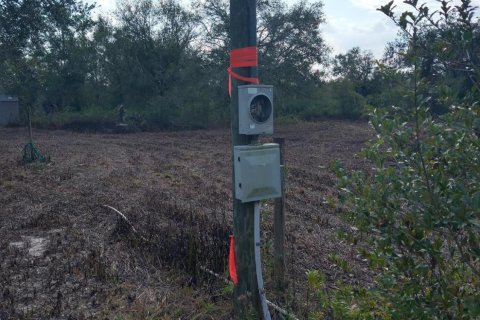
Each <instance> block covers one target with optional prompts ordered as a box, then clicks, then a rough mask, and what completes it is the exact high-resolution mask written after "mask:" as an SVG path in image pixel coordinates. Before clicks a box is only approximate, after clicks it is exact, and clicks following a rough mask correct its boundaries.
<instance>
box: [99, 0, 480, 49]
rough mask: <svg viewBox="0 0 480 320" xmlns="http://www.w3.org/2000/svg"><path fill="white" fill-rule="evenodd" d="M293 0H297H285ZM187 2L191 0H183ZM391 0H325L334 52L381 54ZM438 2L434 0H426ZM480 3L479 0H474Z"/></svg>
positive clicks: (392, 33)
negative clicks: (384, 9) (353, 50)
mask: <svg viewBox="0 0 480 320" xmlns="http://www.w3.org/2000/svg"><path fill="white" fill-rule="evenodd" d="M285 1H286V2H287V3H289V4H293V3H295V2H296V1H295V0H285ZM96 2H97V5H100V11H101V12H102V11H103V12H107V11H111V10H112V9H115V4H116V0H97V1H96ZM182 2H183V3H188V2H189V1H188V0H183V1H182ZM387 2H388V0H323V3H324V13H325V17H326V23H325V24H324V25H322V26H321V28H320V29H321V30H322V33H323V36H324V38H325V40H326V41H327V44H328V45H329V46H330V47H331V48H332V53H333V54H339V53H345V52H346V51H348V50H349V49H351V48H353V47H356V46H358V47H360V48H362V50H367V51H371V52H372V53H373V54H374V56H375V57H377V58H381V56H382V54H383V51H384V49H385V46H386V44H387V43H388V42H390V41H393V40H395V38H396V35H397V32H398V28H397V27H396V26H395V25H394V23H393V22H392V21H391V20H390V19H389V18H388V17H386V16H385V15H384V14H383V13H381V12H379V11H376V8H379V7H380V6H381V5H384V4H386V3H387ZM426 2H428V3H436V1H435V0H427V1H426ZM396 3H398V8H397V9H398V10H401V9H405V6H404V5H402V4H401V3H402V1H400V0H397V1H396ZM472 3H473V5H475V6H478V7H480V0H473V1H472Z"/></svg>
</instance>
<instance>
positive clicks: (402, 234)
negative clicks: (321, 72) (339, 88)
mask: <svg viewBox="0 0 480 320" xmlns="http://www.w3.org/2000/svg"><path fill="white" fill-rule="evenodd" d="M407 116H408V115H406V114H405V112H402V111H401V110H396V111H395V112H388V111H386V110H383V111H379V110H374V112H373V113H372V115H371V124H372V126H373V127H374V128H375V130H376V132H377V134H378V136H377V139H376V140H375V141H373V142H372V143H370V144H369V145H368V147H367V148H366V149H365V150H364V151H363V155H364V156H365V157H366V158H367V159H368V160H370V161H371V162H372V164H373V165H374V168H373V172H372V176H370V177H367V176H366V174H365V173H363V172H353V173H350V174H347V173H346V172H345V171H344V170H343V169H341V167H340V166H338V165H337V166H336V167H335V168H336V172H337V174H338V177H339V179H340V187H341V188H342V190H344V191H345V197H344V199H343V200H344V201H345V204H346V205H347V206H348V207H349V208H350V214H349V215H348V218H349V219H350V221H351V222H352V223H353V224H355V225H356V226H357V227H358V228H359V231H360V232H361V233H363V234H366V235H368V241H369V244H370V245H371V248H372V250H371V251H369V252H366V251H365V252H364V254H365V256H366V257H367V258H368V261H369V263H370V265H371V266H372V267H373V268H376V269H377V270H378V271H379V274H380V275H379V277H378V286H379V288H380V289H381V292H382V295H384V296H385V297H387V298H388V301H390V304H388V306H389V308H390V310H391V315H392V317H393V318H396V319H406V318H409V319H413V318H416V319H431V318H455V319H462V318H471V319H473V318H475V317H478V316H480V305H479V304H478V301H480V166H479V165H478V161H479V159H480V140H479V139H478V136H477V134H478V130H479V129H480V106H479V105H478V104H476V105H473V106H471V107H468V108H463V107H453V108H452V111H451V112H450V113H449V114H447V115H445V116H442V117H441V118H439V119H437V120H434V119H433V118H432V117H431V116H430V115H429V113H428V112H427V110H426V109H425V108H423V107H419V108H418V113H417V116H418V118H417V119H418V120H414V121H413V122H409V121H406V117H407Z"/></svg>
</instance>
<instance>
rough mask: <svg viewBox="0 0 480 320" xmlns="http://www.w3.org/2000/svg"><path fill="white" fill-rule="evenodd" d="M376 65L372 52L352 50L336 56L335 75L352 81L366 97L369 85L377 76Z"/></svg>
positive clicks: (334, 62)
mask: <svg viewBox="0 0 480 320" xmlns="http://www.w3.org/2000/svg"><path fill="white" fill-rule="evenodd" d="M375 68H376V63H375V59H374V57H373V54H372V53H371V52H362V50H361V49H360V48H359V47H355V48H352V49H350V50H349V51H348V52H347V53H346V54H339V55H336V56H335V59H334V61H333V72H332V73H333V75H334V76H337V77H342V78H344V79H347V80H350V81H351V82H353V83H354V84H355V86H356V87H357V91H358V92H359V93H360V94H361V95H363V96H366V95H367V94H369V91H370V90H369V84H370V83H371V80H372V79H373V77H374V75H375V71H376V70H375Z"/></svg>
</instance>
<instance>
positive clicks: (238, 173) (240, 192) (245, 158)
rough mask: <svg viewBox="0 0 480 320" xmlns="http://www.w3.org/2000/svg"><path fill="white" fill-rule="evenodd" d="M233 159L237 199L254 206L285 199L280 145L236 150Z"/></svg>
mask: <svg viewBox="0 0 480 320" xmlns="http://www.w3.org/2000/svg"><path fill="white" fill-rule="evenodd" d="M233 156H234V171H235V198H237V199H238V200H240V201H242V202H252V201H258V200H262V199H270V198H279V197H281V196H282V189H281V182H280V148H279V146H278V144H276V143H268V144H264V145H259V146H235V147H234V148H233Z"/></svg>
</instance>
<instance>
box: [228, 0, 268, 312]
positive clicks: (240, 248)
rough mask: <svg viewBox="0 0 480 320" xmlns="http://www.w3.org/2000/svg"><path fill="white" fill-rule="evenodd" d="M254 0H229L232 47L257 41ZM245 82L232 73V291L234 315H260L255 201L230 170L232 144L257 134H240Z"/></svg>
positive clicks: (248, 71)
mask: <svg viewBox="0 0 480 320" xmlns="http://www.w3.org/2000/svg"><path fill="white" fill-rule="evenodd" d="M256 29H257V15H256V0H230V44H231V49H239V48H245V47H252V46H256V45H257V35H256ZM233 72H235V73H237V74H238V75H240V76H244V77H253V78H254V77H257V67H243V68H233ZM244 84H248V83H246V82H242V81H237V80H236V79H234V78H233V77H232V97H231V134H232V179H233V186H232V187H233V188H232V194H233V199H234V200H233V234H234V236H235V260H236V266H237V275H238V284H237V285H236V286H235V292H234V309H235V318H236V319H245V318H247V317H251V316H253V317H254V318H257V319H258V318H260V314H261V312H260V310H261V306H260V297H259V292H258V285H257V276H256V271H255V255H254V246H255V243H254V233H253V232H254V203H253V202H249V203H242V202H241V201H240V200H237V199H236V198H235V183H236V182H235V175H234V174H233V164H234V159H233V146H240V145H248V144H254V143H256V142H257V141H258V136H249V135H241V134H239V125H238V117H239V116H238V90H237V86H238V85H244Z"/></svg>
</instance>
